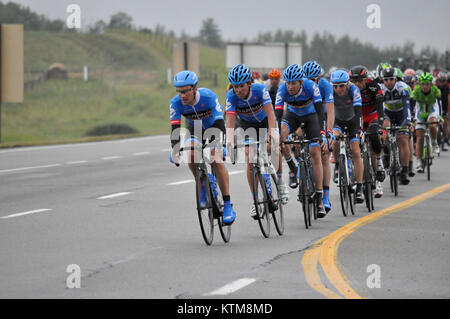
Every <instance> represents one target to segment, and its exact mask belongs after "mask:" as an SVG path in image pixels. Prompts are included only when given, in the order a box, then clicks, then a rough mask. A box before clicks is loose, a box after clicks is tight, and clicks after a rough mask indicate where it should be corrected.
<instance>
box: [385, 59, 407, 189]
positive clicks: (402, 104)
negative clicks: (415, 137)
mask: <svg viewBox="0 0 450 319" xmlns="http://www.w3.org/2000/svg"><path fill="white" fill-rule="evenodd" d="M381 78H382V79H383V84H381V85H380V86H381V89H382V91H383V95H384V115H385V120H384V123H383V126H385V127H386V126H390V125H391V124H392V125H396V126H409V125H410V123H411V120H410V110H409V93H408V86H407V85H406V84H405V83H404V82H403V81H397V70H396V69H394V68H387V69H383V70H382V71H381ZM385 141H386V142H387V136H386V137H385ZM397 141H398V148H399V154H400V163H401V165H402V170H401V172H400V183H401V184H402V185H408V184H409V179H408V173H409V167H408V165H409V160H410V154H409V153H410V149H409V130H408V128H404V129H401V130H400V131H399V132H398V136H397ZM386 144H387V143H386ZM389 153H390V150H389V148H388V147H385V149H384V156H385V163H384V164H385V167H387V166H389Z"/></svg>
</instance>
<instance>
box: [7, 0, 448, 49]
mask: <svg viewBox="0 0 450 319" xmlns="http://www.w3.org/2000/svg"><path fill="white" fill-rule="evenodd" d="M1 2H3V3H6V2H9V1H8V0H1ZM13 2H16V3H20V4H22V5H25V6H29V7H30V8H31V9H32V10H33V11H36V12H38V13H40V14H45V15H47V16H49V17H50V18H52V19H55V18H60V19H63V20H66V18H67V16H68V14H67V13H66V8H67V6H68V5H69V4H71V3H75V4H78V5H80V7H81V15H82V21H83V24H84V25H87V24H93V23H95V22H96V21H97V20H99V19H103V20H105V21H107V22H108V21H109V17H110V16H111V15H112V14H114V13H117V12H118V11H123V12H126V13H127V14H129V15H130V16H132V17H133V22H134V24H135V25H137V26H146V27H150V28H154V27H155V26H156V24H161V25H164V26H165V27H166V30H173V31H175V33H176V34H177V35H180V34H181V32H182V31H183V30H184V31H185V32H186V33H187V34H189V35H197V34H198V32H199V30H200V27H201V24H202V20H204V19H206V18H207V17H212V18H214V20H215V21H216V23H217V24H218V25H219V28H220V30H221V34H222V37H223V39H224V40H227V41H228V40H230V41H241V40H243V39H244V38H246V39H248V40H251V39H253V38H255V37H256V36H257V34H258V32H261V31H275V30H276V29H278V28H281V29H284V30H288V29H289V30H294V31H295V32H297V31H300V30H302V29H305V30H306V32H307V34H308V36H309V38H311V37H312V35H313V34H314V33H315V32H321V33H322V32H323V31H327V32H329V33H332V34H334V35H337V36H342V35H344V34H348V35H350V36H351V37H355V38H358V39H360V40H361V41H362V42H371V43H373V44H375V45H377V46H379V47H385V46H389V45H393V44H397V45H403V44H404V43H405V42H406V41H407V40H410V41H413V42H414V43H415V44H416V46H415V49H416V50H417V49H419V48H422V47H424V46H426V45H430V46H432V47H434V48H437V49H439V50H440V51H444V50H447V49H450V37H449V30H450V0H432V1H431V0H428V1H426V0H342V1H333V0H319V1H314V0H308V1H304V0H222V1H216V0H189V1H186V0H13ZM370 4H377V5H379V7H380V9H381V28H380V29H369V28H368V27H367V24H366V21H367V18H368V16H369V15H370V13H367V12H366V9H367V7H368V5H370Z"/></svg>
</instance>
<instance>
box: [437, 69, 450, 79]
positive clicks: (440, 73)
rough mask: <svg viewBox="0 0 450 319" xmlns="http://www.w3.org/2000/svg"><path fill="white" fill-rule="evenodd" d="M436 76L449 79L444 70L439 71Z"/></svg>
mask: <svg viewBox="0 0 450 319" xmlns="http://www.w3.org/2000/svg"><path fill="white" fill-rule="evenodd" d="M436 78H437V79H438V80H445V81H447V80H448V75H447V73H445V72H444V71H441V72H439V73H438V75H437V77H436Z"/></svg>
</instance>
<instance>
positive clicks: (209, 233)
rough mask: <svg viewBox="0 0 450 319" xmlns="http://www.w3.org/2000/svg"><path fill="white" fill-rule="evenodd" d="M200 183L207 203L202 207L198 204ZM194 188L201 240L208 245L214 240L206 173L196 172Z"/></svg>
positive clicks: (209, 189) (209, 191) (211, 206)
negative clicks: (203, 188)
mask: <svg viewBox="0 0 450 319" xmlns="http://www.w3.org/2000/svg"><path fill="white" fill-rule="evenodd" d="M202 185H204V187H205V188H206V197H207V202H208V205H207V206H206V207H202V206H201V205H200V199H201V195H200V194H201V188H202ZM195 190H196V197H197V213H198V220H199V223H200V229H201V231H202V236H203V240H204V241H205V243H206V244H207V245H208V246H209V245H211V244H212V242H213V240H214V210H213V205H212V200H211V187H210V185H209V177H208V175H206V174H204V173H202V172H198V173H197V176H196V178H195Z"/></svg>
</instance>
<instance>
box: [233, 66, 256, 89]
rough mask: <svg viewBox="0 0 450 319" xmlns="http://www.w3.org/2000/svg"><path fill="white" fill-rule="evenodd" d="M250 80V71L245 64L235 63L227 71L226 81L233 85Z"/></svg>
mask: <svg viewBox="0 0 450 319" xmlns="http://www.w3.org/2000/svg"><path fill="white" fill-rule="evenodd" d="M251 80H252V72H250V69H249V68H248V67H247V66H246V65H245V64H238V65H235V66H234V67H233V68H232V69H231V71H230V73H228V82H230V83H231V84H233V85H237V84H242V83H247V82H250V81H251Z"/></svg>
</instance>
